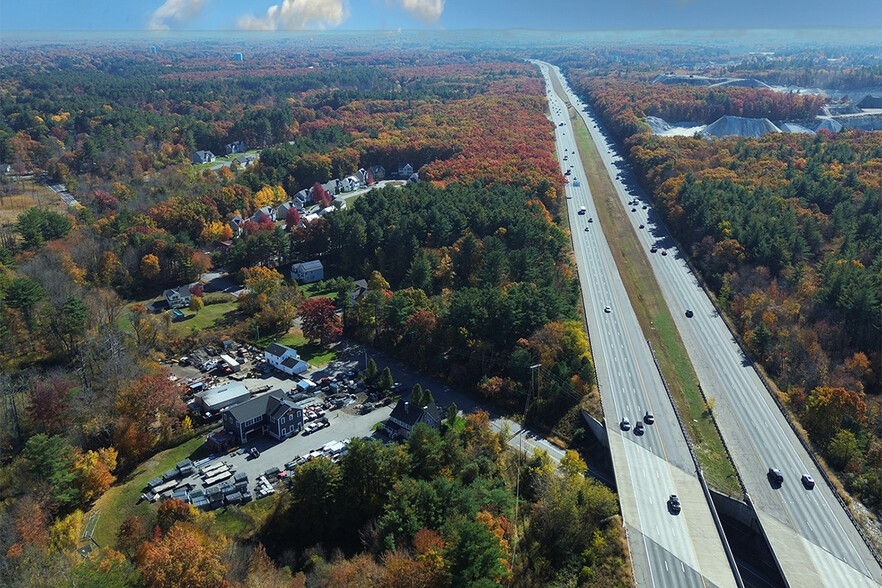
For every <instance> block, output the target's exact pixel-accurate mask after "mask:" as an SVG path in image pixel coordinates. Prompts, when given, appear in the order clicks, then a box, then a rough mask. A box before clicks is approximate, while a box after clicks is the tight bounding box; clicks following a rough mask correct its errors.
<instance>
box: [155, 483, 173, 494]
mask: <svg viewBox="0 0 882 588" xmlns="http://www.w3.org/2000/svg"><path fill="white" fill-rule="evenodd" d="M177 485H178V481H177V480H169V481H168V482H165V483H163V484H160V485H159V486H157V487H156V488H154V489H153V492H154V493H155V494H162V493H163V492H165V491H166V490H171V489H172V488H174V487H176V486H177Z"/></svg>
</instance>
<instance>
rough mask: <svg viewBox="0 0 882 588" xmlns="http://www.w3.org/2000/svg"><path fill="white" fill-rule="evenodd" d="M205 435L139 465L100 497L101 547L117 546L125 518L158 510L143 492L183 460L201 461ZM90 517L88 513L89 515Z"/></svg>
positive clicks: (97, 530)
mask: <svg viewBox="0 0 882 588" xmlns="http://www.w3.org/2000/svg"><path fill="white" fill-rule="evenodd" d="M204 441H205V440H204V438H203V437H202V436H201V435H200V436H198V437H196V438H194V439H191V440H189V441H187V442H185V443H182V444H181V445H178V446H177V447H174V448H172V449H169V450H166V451H163V452H162V453H158V454H156V455H155V456H153V457H152V458H151V459H149V460H148V461H146V462H144V463H142V464H141V465H139V466H138V467H137V468H135V470H134V471H133V472H132V473H131V474H129V476H128V477H127V478H126V479H125V480H117V484H116V485H115V486H113V487H112V488H111V489H110V490H108V491H107V492H106V493H105V494H104V496H102V497H101V498H99V499H98V501H97V502H96V503H95V506H94V507H93V508H92V512H94V511H96V510H99V509H100V510H101V517H100V518H99V519H98V525H97V526H96V527H95V534H94V536H93V538H94V539H95V541H96V542H97V543H98V545H100V546H102V547H103V546H105V545H115V544H116V533H117V531H118V530H119V527H120V525H121V524H122V522H123V521H124V520H126V519H127V518H128V517H130V516H133V515H139V516H142V517H145V518H149V516H150V515H151V512H155V509H156V504H150V503H149V502H145V501H141V503H140V504H138V499H139V498H140V497H141V492H143V491H144V487H145V486H146V485H147V482H149V481H150V480H152V479H153V478H156V477H158V476H160V475H162V473H163V472H166V471H168V470H170V469H172V468H173V467H175V464H176V463H178V462H179V461H181V460H183V459H186V458H188V457H189V458H190V459H192V460H194V461H195V460H197V459H200V458H202V457H205V456H206V455H207V451H206V450H205V449H204ZM87 518H88V514H87Z"/></svg>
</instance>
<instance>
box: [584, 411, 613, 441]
mask: <svg viewBox="0 0 882 588" xmlns="http://www.w3.org/2000/svg"><path fill="white" fill-rule="evenodd" d="M582 418H583V419H585V422H586V423H588V428H589V429H591V432H592V433H594V437H595V438H596V439H597V440H598V441H600V444H601V445H603V446H604V447H606V448H607V449H609V434H608V433H607V431H606V426H605V425H604V424H603V423H601V422H600V421H598V420H597V419H596V418H594V417H593V416H591V415H590V414H588V413H587V412H586V411H585V409H582Z"/></svg>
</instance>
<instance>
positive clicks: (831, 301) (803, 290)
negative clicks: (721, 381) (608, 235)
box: [572, 71, 882, 508]
mask: <svg viewBox="0 0 882 588" xmlns="http://www.w3.org/2000/svg"><path fill="white" fill-rule="evenodd" d="M572 73H573V78H574V83H575V84H576V85H575V87H576V88H577V89H578V91H579V92H581V93H583V94H584V95H585V96H586V97H587V98H588V99H589V101H590V102H591V103H592V104H593V105H594V107H595V108H596V109H597V112H598V114H599V115H600V117H601V118H602V119H603V121H604V123H605V124H607V125H608V128H610V129H611V130H612V132H613V133H614V135H615V137H616V139H617V140H618V141H619V142H620V143H621V144H622V145H623V146H624V147H625V148H626V149H627V150H628V152H629V161H630V163H631V164H632V166H633V168H634V170H635V172H636V173H637V175H638V177H639V178H640V181H641V183H642V185H643V186H644V188H645V189H646V190H647V192H648V193H650V194H651V195H652V198H653V201H654V204H655V207H656V210H657V211H658V212H659V214H661V215H662V217H663V218H664V220H665V223H666V225H667V226H668V227H669V228H670V229H671V230H672V231H673V233H674V234H675V235H676V237H677V239H678V240H679V241H680V243H681V244H682V245H683V248H684V250H685V251H687V252H689V253H690V255H691V258H692V261H693V263H694V264H695V265H696V266H697V267H698V269H699V270H700V271H701V272H702V276H703V278H704V280H705V282H706V283H707V284H708V286H709V287H710V288H711V289H712V290H713V291H714V293H715V294H716V295H717V297H718V300H719V302H720V304H721V305H722V307H723V308H724V309H725V310H726V312H727V313H728V314H729V316H730V317H731V319H732V321H733V323H734V325H735V327H736V329H737V331H738V333H739V335H740V336H741V340H742V343H743V345H744V346H745V348H746V349H747V351H748V352H749V353H750V354H751V355H752V356H753V357H754V358H755V359H756V360H757V361H759V362H760V363H761V364H762V365H763V367H764V368H765V369H766V371H767V373H768V374H769V375H770V376H772V378H773V379H774V380H775V381H776V383H777V385H778V387H779V388H780V389H781V390H782V393H783V395H784V398H785V399H786V401H787V402H788V403H789V405H790V408H791V409H792V410H793V412H794V413H795V414H796V415H797V416H798V417H799V419H800V420H801V422H802V424H803V426H804V427H805V428H806V430H807V431H808V434H809V437H810V439H811V440H812V441H813V442H814V443H815V446H816V447H817V448H818V450H819V451H820V453H821V454H822V455H824V456H826V457H827V458H828V460H829V462H830V463H831V465H833V466H834V467H835V468H837V469H838V470H839V471H840V472H841V473H842V478H843V479H844V481H845V482H846V485H847V486H848V488H849V490H851V491H852V492H855V493H856V494H858V495H859V496H860V497H861V498H862V499H863V500H864V502H865V503H867V504H868V505H870V506H871V507H874V508H879V507H882V459H878V456H879V455H882V398H880V394H882V349H880V347H879V341H880V337H882V232H880V230H879V227H882V182H880V177H882V174H880V171H882V136H880V134H879V133H875V132H863V131H857V130H848V131H845V132H842V133H838V134H830V133H826V132H821V133H818V134H817V135H814V136H806V135H793V134H786V133H780V134H769V135H765V136H763V137H759V138H740V137H725V138H722V139H717V140H714V141H708V140H704V139H699V138H691V137H670V138H668V137H659V136H653V135H651V134H650V133H649V132H648V127H647V126H646V124H645V120H644V119H645V116H646V115H649V114H652V115H655V116H663V117H664V116H667V117H668V118H669V119H671V120H680V119H681V118H684V119H687V120H698V121H707V120H709V118H713V117H715V116H717V115H718V114H724V113H733V114H734V112H732V111H731V110H729V109H731V108H740V109H743V114H747V110H748V108H749V111H750V115H751V116H778V117H781V118H789V119H794V118H795V119H799V118H800V117H807V116H809V115H811V114H812V113H813V111H812V109H814V108H816V107H817V105H818V104H819V102H818V100H817V99H815V100H809V99H802V100H796V99H795V97H794V96H793V95H792V94H783V93H782V94H773V93H771V92H768V91H765V90H754V89H747V88H738V89H726V90H721V89H717V90H713V89H704V88H693V87H678V86H662V85H653V84H647V83H643V82H637V81H625V80H618V79H612V78H594V77H591V76H590V75H587V74H580V73H579V72H577V71H574V72H572ZM720 105H725V106H720ZM736 105H741V106H736ZM748 105H751V106H749V107H748ZM714 109H717V110H714ZM721 109H725V112H724V110H721ZM764 109H768V110H767V111H766V110H764ZM773 113H774V115H773Z"/></svg>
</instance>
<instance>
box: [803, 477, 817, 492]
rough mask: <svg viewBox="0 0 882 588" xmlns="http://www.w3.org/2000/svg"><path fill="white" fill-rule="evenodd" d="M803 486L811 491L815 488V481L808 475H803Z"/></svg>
mask: <svg viewBox="0 0 882 588" xmlns="http://www.w3.org/2000/svg"><path fill="white" fill-rule="evenodd" d="M802 485H803V486H805V489H806V490H811V489H812V488H814V487H815V479H814V478H812V477H811V476H810V475H808V474H803V475H802Z"/></svg>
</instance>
